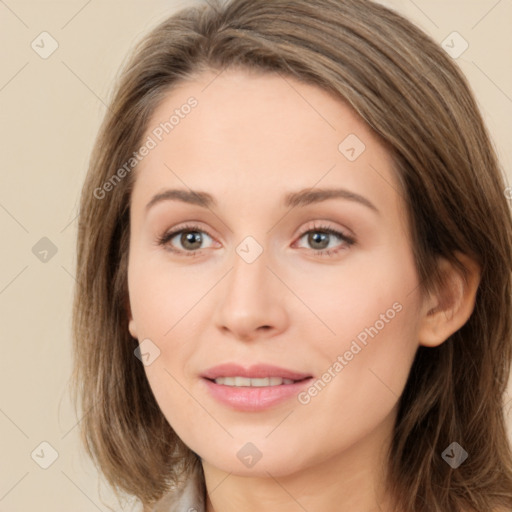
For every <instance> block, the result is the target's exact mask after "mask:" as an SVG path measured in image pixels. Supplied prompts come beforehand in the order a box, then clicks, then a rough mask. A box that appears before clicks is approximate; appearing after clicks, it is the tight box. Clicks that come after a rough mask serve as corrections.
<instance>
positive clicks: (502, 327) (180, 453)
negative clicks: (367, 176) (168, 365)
mask: <svg viewBox="0 0 512 512" xmlns="http://www.w3.org/2000/svg"><path fill="white" fill-rule="evenodd" d="M228 67H241V68H243V69H247V70H251V69H255V70H258V71H262V72H267V73H279V74H281V75H282V76H283V77H284V76H291V77H295V78H296V79H299V80H301V81H303V82H306V83H310V84H315V85H317V86H319V87H321V88H323V89H324V90H327V91H330V92H332V93H334V94H336V95H337V97H339V98H340V100H342V101H346V102H347V103H348V104H350V105H351V106H352V107H353V108H354V109H355V111H356V112H357V113H358V114H359V115H360V116H361V117H362V118H363V119H364V120H365V121H366V123H367V124H368V125H369V126H370V127H371V128H372V129H373V130H374V131H375V133H376V134H377V135H378V136H379V137H380V138H381V140H382V141H384V142H385V143H386V144H387V145H388V147H389V151H390V154H391V155H392V158H393V161H394V164H395V170H396V174H397V177H398V179H399V182H400V184H401V188H402V190H401V193H402V195H403V197H404V200H405V202H406V205H407V209H408V215H409V218H410V219H411V226H412V227H411V238H412V243H413V250H414V256H415V262H416V265H417V270H418V275H419V278H420V286H421V290H422V291H424V292H427V291H431V290H434V289H435V288H436V287H437V286H438V285H440V284H441V283H442V276H441V275H440V273H439V272H438V271H437V266H436V263H437V261H438V260H437V258H438V257H439V256H442V257H444V258H446V259H448V260H449V261H451V262H453V263H454V264H455V265H458V268H460V270H461V271H462V272H464V267H462V266H461V264H460V262H459V260H457V259H456V257H455V252H456V251H460V252H462V253H463V254H467V255H471V256H472V257H473V258H474V259H475V260H476V261H477V262H478V263H479V264H480V266H481V269H482V276H481V281H480V285H479V288H478V292H477V296H476V303H475V308H474V311H473V314H472V315H471V317H470V318H469V320H468V322H467V323H466V324H465V325H464V326H463V327H462V328H461V329H459V330H458V331H457V332H455V333H454V334H453V335H452V336H450V338H448V339H447V340H446V341H445V342H444V343H442V344H441V345H440V346H439V347H436V348H426V347H420V348H419V349H418V351H417V354H416V357H415V360H414V362H413V365H412V368H411V371H410V375H409V379H408V382H407V384H406V387H405V390H404V392H403V394H402V396H401V397H400V401H399V411H398V416H397V421H396V425H395V434H394V438H393V442H392V446H391V451H390V453H389V485H390V490H391V491H392V492H393V495H395V496H396V499H397V500H398V501H397V503H398V505H399V506H400V507H401V508H402V509H403V510H404V511H407V512H412V511H414V512H427V511H428V512H433V511H443V512H446V511H450V512H455V511H461V510H473V509H474V510H478V511H483V510H491V509H494V508H498V507H506V508H507V509H508V510H511V509H512V454H511V449H510V444H509V441H508V439H507V431H506V424H505V417H504V403H503V398H504V396H505V394H504V393H505V390H506V385H507V379H508V376H509V371H510V363H511V359H512V324H511V312H512V307H511V298H512V288H511V286H512V282H511V277H512V272H511V270H512V268H511V267H512V218H511V212H510V207H509V205H508V203H507V200H506V197H505V184H504V177H503V175H502V173H501V169H500V167H499V163H498V159H497V156H496V153H495V150H494V149H493V145H492V143H491V140H490V136H489V134H488V131H487V129H486V127H485V125H484V122H483V119H482V117H481V114H480V112H479V110H478V107H477V104H476V102H475V99H474V97H473V94H472V92H471V89H470V86H469V85H468V83H467V81H466V79H465V77H464V75H463V74H462V72H461V71H460V70H459V69H458V67H457V66H456V65H455V64H454V62H453V60H452V59H451V58H450V57H449V56H448V55H447V54H446V53H445V52H444V51H443V50H442V49H441V48H440V47H439V45H438V44H437V43H436V42H435V41H433V40H432V39H431V38H430V37H429V36H427V35H426V34H425V33H423V32H422V31H421V30H420V29H419V28H417V27H416V26H415V25H413V24H412V23H411V22H410V21H408V20H406V19H405V18H403V17H402V16H400V15H399V14H398V13H396V12H394V11H392V10H390V9H387V8H385V7H383V6H382V5H379V4H376V3H373V2H371V1H369V0H315V1H314V2H311V1H309V0H274V1H272V2H269V1H268V0H232V1H228V2H224V3H221V2H219V1H216V2H215V3H213V0H210V3H209V5H206V4H201V5H198V6H194V7H190V8H187V9H183V10H181V11H180V12H178V13H177V14H175V15H173V16H171V17H169V18H168V19H166V20H165V21H164V22H163V23H161V24H160V25H159V26H157V27H156V28H155V29H153V30H152V31H151V33H150V34H149V35H147V37H146V38H145V39H144V40H143V41H142V42H141V43H140V44H139V45H138V47H137V48H136V50H135V52H134V54H133V56H132V57H131V59H130V60H129V62H127V64H126V66H125V68H124V71H123V73H122V75H121V77H120V79H119V80H118V83H117V84H116V88H115V94H114V96H113V98H112V101H111V102H110V107H109V110H108V112H107V114H106V117H105V120H104V122H103V124H102V127H101V130H100V132H99V134H98V138H97V140H96V144H95V147H94V151H93V153H92V155H91V161H90V168H89V171H88V174H87V177H86V180H85V184H84V187H83V191H82V196H81V206H80V217H79V228H78V229H79V230H78V241H77V267H76V268H77V281H78V284H77V287H76V293H75V298H74V310H73V329H74V354H75V368H74V375H73V384H74V391H75V401H76V403H78V398H79V399H80V403H81V406H82V410H83V413H84V416H83V420H82V421H81V424H80V427H81V433H82V438H83V441H84V442H85V445H86V447H87V449H88V452H89V454H90V455H91V456H92V457H94V458H95V460H96V461H97V463H98V465H99V466H100V468H101V470H102V471H103V473H104V475H105V477H106V479H107V480H108V482H109V483H110V484H111V485H112V486H113V488H114V489H116V490H120V491H124V492H126V493H128V494H130V495H134V496H136V497H138V498H139V499H140V500H141V501H142V502H143V504H144V505H145V506H149V505H151V504H154V503H156V502H157V500H159V499H160V498H162V496H164V494H166V493H168V492H169V489H171V486H172V485H177V484H179V483H181V482H182V481H183V480H185V479H186V478H187V477H188V475H190V474H191V472H192V471H194V470H197V468H198V465H200V461H199V459H198V457H197V455H196V454H195V453H193V452H192V451H191V450H190V449H189V448H188V447H187V446H185V445H184V443H183V442H182V441H181V440H180V439H179V438H178V436H177V435H176V434H175V432H174V431H173V429H172V428H171V427H170V425H169V424H168V423H167V421H166V419H165V418H164V416H163V414H162V412H161V411H160V409H159V407H158V405H157V403H156V401H155V399H154V397H153V394H152V392H151V389H150V387H149V385H148V382H147V380H146V377H145V373H144V369H143V366H142V364H141V363H140V361H139V360H138V359H137V358H136V357H134V349H135V347H136V346H137V342H136V340H134V339H133V338H132V337H131V336H130V334H129V332H128V313H127V300H128V298H127V297H128V291H127V257H128V243H129V208H130V195H131V190H132V186H133V180H134V177H133V173H128V174H127V176H126V177H125V178H124V179H122V180H120V181H119V183H117V184H116V186H115V187H113V189H112V190H111V191H110V192H109V195H108V197H104V198H102V199H101V198H100V199H99V198H98V196H99V194H98V193H97V191H98V190H99V189H100V188H101V187H102V186H103V184H104V183H105V182H106V181H107V180H109V179H111V177H112V176H113V175H114V174H115V173H116V171H117V170H118V169H119V168H120V167H121V166H122V165H123V164H124V163H125V162H126V161H127V160H128V159H129V158H130V156H131V155H132V154H133V152H134V151H135V150H136V149H137V147H138V145H139V144H140V143H141V140H142V136H143V134H144V132H145V130H146V128H147V123H148V120H149V118H150V116H151V114H152V113H153V112H154V110H155V108H156V107H157V105H158V104H159V102H160V101H161V100H162V99H163V98H164V97H165V95H167V94H168V93H169V91H171V90H172V88H173V86H175V85H176V84H178V83H179V82H180V81H184V80H191V79H193V77H194V76H196V75H197V73H199V72H200V71H201V70H205V69H211V70H216V71H218V72H221V71H222V70H224V69H226V68H228ZM453 441H457V442H458V443H459V444H460V445H461V446H462V447H463V448H464V449H465V450H466V451H467V452H468V453H469V457H468V459H467V460H466V461H465V462H464V463H463V464H462V465H461V466H460V467H458V468H457V469H452V468H451V467H450V466H449V465H448V464H447V463H446V462H445V461H444V460H443V458H442V457H441V454H442V452H443V450H444V449H445V448H446V447H447V446H449V445H450V444H451V443H452V442H453Z"/></svg>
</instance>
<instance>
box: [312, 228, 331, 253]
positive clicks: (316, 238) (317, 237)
mask: <svg viewBox="0 0 512 512" xmlns="http://www.w3.org/2000/svg"><path fill="white" fill-rule="evenodd" d="M328 236H329V235H328V234H327V233H319V232H317V233H313V234H311V235H310V236H309V242H310V243H311V244H312V245H313V244H314V243H317V242H322V241H323V242H326V241H327V238H328ZM322 238H323V240H322ZM328 245H329V243H328V241H327V244H325V243H324V244H323V245H322V247H319V249H324V248H325V247H327V246H328Z"/></svg>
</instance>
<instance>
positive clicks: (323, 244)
mask: <svg viewBox="0 0 512 512" xmlns="http://www.w3.org/2000/svg"><path fill="white" fill-rule="evenodd" d="M306 235H307V238H306V241H307V243H308V244H309V245H310V246H311V247H312V249H313V251H314V253H315V254H318V255H320V256H334V255H336V254H338V253H339V252H340V251H343V250H346V249H348V248H349V247H350V246H351V245H354V244H355V239H354V238H353V237H351V236H349V235H346V234H345V233H343V232H341V231H337V230H335V229H333V228H331V227H329V226H323V225H315V226H314V227H313V228H310V229H308V230H307V231H305V232H304V233H302V235H301V236H300V237H299V240H301V239H302V238H304V237H305V236H306ZM333 238H334V239H336V238H337V239H338V240H341V241H342V244H341V246H340V244H338V248H337V249H334V250H332V248H330V247H329V245H330V243H331V241H332V240H333ZM331 247H332V246H331Z"/></svg>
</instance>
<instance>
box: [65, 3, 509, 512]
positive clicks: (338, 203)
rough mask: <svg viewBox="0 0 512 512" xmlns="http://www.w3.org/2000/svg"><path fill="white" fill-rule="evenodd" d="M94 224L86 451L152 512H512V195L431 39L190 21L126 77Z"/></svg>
mask: <svg viewBox="0 0 512 512" xmlns="http://www.w3.org/2000/svg"><path fill="white" fill-rule="evenodd" d="M80 212H81V215H80V219H79V223H80V224H79V235H78V246H77V254H78V258H77V274H78V283H79V284H78V286H77V288H76V295H75V302H74V332H75V347H74V348H75V358H76V359H75V376H74V379H75V380H74V382H75V392H76V394H77V396H78V395H79V398H80V401H81V406H82V409H83V411H84V412H85V415H84V418H83V420H82V422H81V427H82V435H83V440H84V442H85V444H86V447H87V448H88V450H89V453H90V454H91V456H93V457H94V458H95V459H96V461H97V463H98V465H99V467H100V468H101V470H102V471H103V473H104V474H105V476H106V478H107V480H108V481H109V482H110V483H111V484H112V486H113V487H114V488H115V489H116V490H118V491H121V492H124V493H128V494H130V495H134V496H136V497H137V498H139V500H140V501H141V503H142V505H143V507H144V510H145V511H146V510H147V511H149V510H155V511H156V510H166V511H171V510H176V511H177V510H188V511H192V510H197V511H205V512H214V511H215V512H227V511H230V510H244V511H252V510H280V511H281V510H284V511H292V510H321V509H322V510H351V511H361V512H363V511H365V512H368V511H370V510H381V511H386V512H387V511H404V512H412V511H414V512H423V511H424V512H427V511H429V512H431V511H439V512H441V511H443V512H445V511H450V512H452V511H467V512H469V511H484V510H485V511H488V510H493V511H502V510H511V509H512V454H511V450H510V444H509V441H508V439H507V434H506V426H505V419H504V408H503V405H504V394H505V390H506V385H507V378H508V375H509V371H510V361H511V357H512V353H511V347H512V324H511V315H510V313H511V292H512V288H511V262H512V221H511V215H510V208H509V205H508V204H507V199H506V197H505V184H504V179H503V176H502V174H501V171H500V167H499V164H498V161H497V157H496V155H495V152H494V150H493V148H492V144H491V141H490V137H489V135H488V132H487V130H486V127H485V125H484V123H483V120H482V117H481V115H480V113H479V111H478V108H477V105H476V103H475V100H474V98H473V95H472V92H471V90H470V88H469V86H468V84H467V81H466V80H465V78H464V76H463V75H462V73H461V72H460V71H459V70H458V68H457V67H456V66H455V65H454V63H453V62H452V60H451V59H450V57H449V56H448V55H446V54H445V53H444V51H443V50H442V49H441V48H439V46H438V45H437V44H436V43H435V42H434V41H433V40H432V39H430V38H429V37H428V36H427V35H425V34H424V33H423V32H422V31H421V30H419V29H418V28H417V27H415V26H414V25H412V24H411V23H410V22H408V21H407V20H406V19H404V18H403V17H401V16H400V15H398V14H397V13H395V12H393V11H391V10H389V9H386V8H385V7H383V6H381V5H378V4H375V3H373V2H370V1H368V0H363V1H362V0H357V1H356V0H316V1H315V2H308V1H306V0H276V1H273V2H266V1H263V0H232V1H229V2H227V3H224V4H221V3H209V4H208V5H200V6H197V7H191V8H188V9H184V10H182V11H180V12H179V13H177V14H175V15H174V16H172V17H170V18H169V19H167V20H166V21H164V22H163V23H162V24H161V25H160V26H158V27H157V28H156V29H154V30H153V31H152V32H151V34H149V35H148V36H147V37H146V38H145V39H144V41H142V43H141V44H140V46H139V47H138V48H137V50H136V51H135V53H134V55H133V56H132V58H131V60H130V62H128V64H127V65H126V68H125V70H124V72H123V74H122V76H121V78H120V81H119V83H118V84H117V87H116V94H115V95H114V98H113V100H112V103H111V105H110V108H109V111H108V113H107V116H106V118H105V121H104V123H103V126H102V128H101V131H100V133H99V135H98V139H97V142H96V146H95V149H94V152H93V154H92V158H91V164H90V169H89V173H88V175H87V178H86V182H85V184H84V188H83V193H82V199H81V209H80ZM190 244H191V245H190ZM316 244H319V245H316Z"/></svg>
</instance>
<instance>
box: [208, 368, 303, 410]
mask: <svg viewBox="0 0 512 512" xmlns="http://www.w3.org/2000/svg"><path fill="white" fill-rule="evenodd" d="M201 377H202V381H203V382H204V383H205V385H206V388H207V391H208V393H209V395H210V396H211V397H212V398H214V399H215V400H216V401H217V402H219V403H220V404H222V405H224V406H228V407H229V408H231V409H234V410H237V411H245V412H257V411H264V410H266V409H270V408H272V407H277V406H278V405H279V404H281V403H284V402H286V401H288V400H291V399H292V398H293V397H296V396H297V394H298V393H299V392H300V391H301V390H302V389H303V388H304V387H305V386H307V385H308V384H309V382H310V381H312V379H313V376H312V375H310V374H306V373H301V372H296V371H293V370H289V369H286V368H279V367H276V366H271V365H266V364H259V365H254V366H251V367H249V368H244V367H243V366H240V365H237V364H232V363H226V364H223V365H219V366H216V367H213V368H210V369H209V370H207V371H205V372H204V373H203V374H201Z"/></svg>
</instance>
